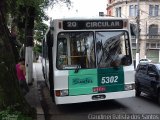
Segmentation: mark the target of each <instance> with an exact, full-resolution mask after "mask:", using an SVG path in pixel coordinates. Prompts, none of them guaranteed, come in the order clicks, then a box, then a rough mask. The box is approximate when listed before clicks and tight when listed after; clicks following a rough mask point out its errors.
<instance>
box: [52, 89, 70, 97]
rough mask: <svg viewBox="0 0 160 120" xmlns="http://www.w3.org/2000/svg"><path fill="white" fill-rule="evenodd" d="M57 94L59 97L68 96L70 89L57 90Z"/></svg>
mask: <svg viewBox="0 0 160 120" xmlns="http://www.w3.org/2000/svg"><path fill="white" fill-rule="evenodd" d="M55 93H56V96H57V97H63V96H68V89H64V90H56V91H55Z"/></svg>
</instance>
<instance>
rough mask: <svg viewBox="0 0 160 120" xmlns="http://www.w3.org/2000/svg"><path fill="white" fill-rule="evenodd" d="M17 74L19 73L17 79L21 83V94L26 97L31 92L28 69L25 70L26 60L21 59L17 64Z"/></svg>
mask: <svg viewBox="0 0 160 120" xmlns="http://www.w3.org/2000/svg"><path fill="white" fill-rule="evenodd" d="M16 72H17V78H18V81H19V85H20V88H21V92H22V94H23V95H26V94H27V93H28V92H29V88H28V85H27V82H26V78H25V75H26V68H25V59H24V58H20V59H19V62H18V63H17V64H16Z"/></svg>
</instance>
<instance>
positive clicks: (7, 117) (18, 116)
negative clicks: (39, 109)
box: [0, 104, 32, 120]
mask: <svg viewBox="0 0 160 120" xmlns="http://www.w3.org/2000/svg"><path fill="white" fill-rule="evenodd" d="M17 106H19V104H16V105H12V106H8V107H7V108H6V110H3V111H0V120H32V118H31V117H27V116H26V115H23V114H22V112H20V111H17V109H16V107H17Z"/></svg>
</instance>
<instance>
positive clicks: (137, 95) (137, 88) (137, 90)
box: [135, 84, 141, 97]
mask: <svg viewBox="0 0 160 120" xmlns="http://www.w3.org/2000/svg"><path fill="white" fill-rule="evenodd" d="M135 92H136V93H135V94H136V97H139V96H140V95H141V91H140V90H139V85H138V84H136V87H135Z"/></svg>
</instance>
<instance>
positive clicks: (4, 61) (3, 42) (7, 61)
mask: <svg viewBox="0 0 160 120" xmlns="http://www.w3.org/2000/svg"><path fill="white" fill-rule="evenodd" d="M2 2H3V0H1V1H0V111H2V110H5V109H6V108H7V107H9V106H15V110H16V111H20V112H21V113H22V114H24V115H26V116H31V117H35V115H36V114H35V110H34V109H33V108H31V107H30V106H29V104H28V103H27V102H26V100H25V98H24V97H23V95H22V94H21V92H20V89H19V85H18V80H17V77H16V73H15V57H14V54H13V50H12V46H11V44H10V43H11V42H10V40H11V39H10V36H9V34H10V33H9V30H8V28H7V26H6V25H5V19H4V15H3V12H2V10H3V8H2V7H3V6H2Z"/></svg>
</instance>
